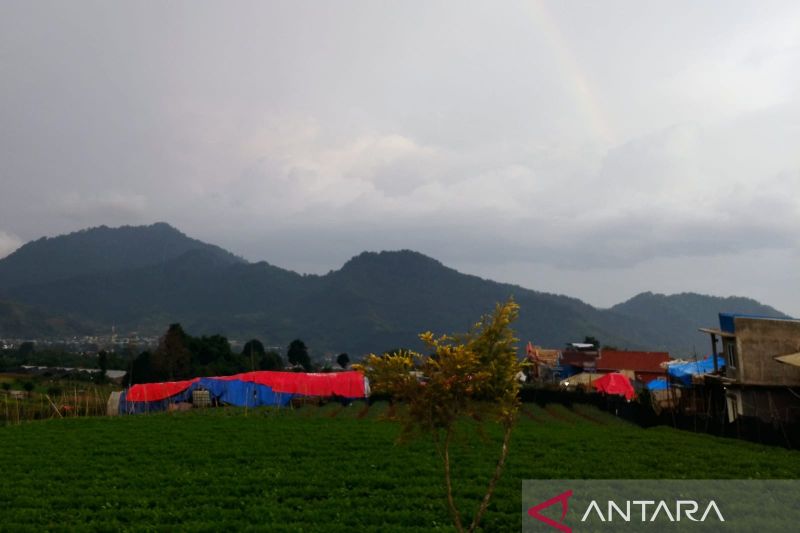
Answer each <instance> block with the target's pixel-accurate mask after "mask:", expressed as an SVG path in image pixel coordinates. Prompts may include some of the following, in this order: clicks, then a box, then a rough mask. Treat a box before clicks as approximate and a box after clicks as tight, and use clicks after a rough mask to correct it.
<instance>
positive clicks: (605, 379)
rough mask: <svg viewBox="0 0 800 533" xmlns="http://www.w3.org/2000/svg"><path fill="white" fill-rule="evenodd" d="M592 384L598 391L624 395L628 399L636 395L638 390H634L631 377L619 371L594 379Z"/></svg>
mask: <svg viewBox="0 0 800 533" xmlns="http://www.w3.org/2000/svg"><path fill="white" fill-rule="evenodd" d="M592 385H593V386H594V388H595V389H596V390H597V392H602V393H605V394H612V395H619V396H624V397H625V399H626V400H632V399H634V398H635V397H636V391H634V390H633V385H631V380H630V378H628V376H626V375H624V374H620V373H619V372H612V373H611V374H606V375H604V376H602V377H600V378H598V379H597V380H595V381H593V382H592Z"/></svg>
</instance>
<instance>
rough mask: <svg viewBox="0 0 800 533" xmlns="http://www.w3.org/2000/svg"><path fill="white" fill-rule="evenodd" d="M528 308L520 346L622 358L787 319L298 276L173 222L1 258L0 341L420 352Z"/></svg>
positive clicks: (409, 280)
mask: <svg viewBox="0 0 800 533" xmlns="http://www.w3.org/2000/svg"><path fill="white" fill-rule="evenodd" d="M510 296H513V297H514V299H515V300H516V301H517V303H519V304H520V317H519V320H518V322H517V323H516V326H515V327H516V330H517V333H518V336H519V338H520V339H521V341H523V342H527V341H528V340H531V341H533V342H535V343H536V344H539V345H542V346H548V347H560V346H562V345H563V344H564V343H566V342H570V341H576V340H582V339H583V338H584V337H586V336H593V337H595V338H597V339H599V340H600V342H602V343H603V344H606V345H613V346H616V347H619V348H630V349H648V350H666V351H669V352H670V353H672V354H673V355H674V356H687V355H691V354H693V353H698V354H700V355H703V354H705V353H706V352H708V351H709V346H708V343H709V341H708V338H707V336H706V335H704V334H700V333H698V332H697V328H698V327H701V326H709V325H714V324H716V322H717V313H718V312H740V313H749V314H758V315H763V316H774V317H786V315H785V314H783V313H781V312H780V311H777V310H776V309H774V308H772V307H769V306H766V305H763V304H761V303H759V302H757V301H755V300H752V299H749V298H742V297H730V298H720V297H713V296H705V295H700V294H693V293H684V294H676V295H669V296H667V295H662V294H653V293H649V292H647V293H642V294H639V295H637V296H635V297H633V298H631V299H630V300H628V301H626V302H623V303H620V304H618V305H615V306H614V307H611V308H609V309H599V308H596V307H593V306H591V305H589V304H586V303H584V302H582V301H581V300H579V299H577V298H572V297H568V296H563V295H557V294H549V293H545V292H539V291H535V290H530V289H526V288H523V287H520V286H517V285H511V284H506V283H498V282H495V281H491V280H486V279H482V278H479V277H477V276H472V275H468V274H463V273H461V272H458V271H456V270H454V269H452V268H449V267H447V266H445V265H443V264H442V263H440V262H439V261H437V260H435V259H433V258H430V257H427V256H425V255H422V254H420V253H417V252H414V251H410V250H401V251H383V252H379V253H375V252H364V253H362V254H360V255H358V256H356V257H353V258H352V259H350V260H349V261H348V262H347V263H345V264H344V265H343V266H342V268H340V269H339V270H335V271H331V272H329V273H328V274H325V275H301V274H298V273H296V272H292V271H290V270H286V269H282V268H279V267H276V266H273V265H270V264H268V263H266V262H263V261H262V262H256V263H251V262H248V261H246V260H244V259H242V258H240V257H237V256H236V255H234V254H232V253H230V252H228V251H226V250H224V249H222V248H220V247H218V246H214V245H211V244H207V243H204V242H201V241H199V240H196V239H192V238H189V237H187V236H186V235H184V234H183V233H181V232H180V231H178V230H177V229H175V228H173V227H172V226H170V225H168V224H165V223H157V224H153V225H150V226H133V227H132V226H123V227H119V228H108V227H105V226H101V227H96V228H91V229H86V230H82V231H79V232H75V233H71V234H68V235H62V236H59V237H54V238H42V239H39V240H36V241H31V242H29V243H27V244H25V245H24V246H22V247H21V248H19V249H18V250H17V251H15V252H14V253H12V254H11V255H9V256H7V257H6V258H4V259H2V260H0V337H6V338H8V337H12V338H13V337H37V336H38V337H45V336H59V335H71V334H86V333H89V332H94V333H98V332H105V331H109V330H110V328H111V326H112V325H114V326H116V329H117V331H118V332H121V333H124V332H126V331H137V332H139V333H140V334H159V333H162V332H163V331H165V329H166V327H167V325H168V324H170V323H172V322H180V323H181V324H182V325H183V326H184V329H186V330H187V331H188V332H190V333H191V334H193V335H201V334H214V333H221V334H223V335H227V336H229V337H231V338H239V339H246V338H250V337H256V338H259V339H260V340H262V341H263V342H264V343H265V344H267V345H280V346H285V345H287V344H288V343H289V341H291V340H292V339H294V338H302V339H303V340H304V341H305V342H306V344H307V345H309V347H310V348H311V349H312V352H313V353H317V354H320V353H324V352H333V353H338V352H341V351H345V352H349V353H351V354H357V355H360V354H363V353H367V352H381V351H384V350H389V349H393V348H398V347H412V348H419V342H418V340H417V335H418V334H419V333H420V332H422V331H426V330H431V331H434V332H436V333H452V332H458V331H464V330H466V329H468V328H469V327H470V325H471V324H473V323H474V322H475V320H476V319H477V318H478V317H479V316H480V315H482V314H485V313H487V312H489V311H491V310H492V309H493V306H494V304H495V303H496V302H499V301H502V300H505V299H507V298H508V297H510Z"/></svg>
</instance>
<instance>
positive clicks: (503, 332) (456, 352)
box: [360, 300, 520, 431]
mask: <svg viewBox="0 0 800 533" xmlns="http://www.w3.org/2000/svg"><path fill="white" fill-rule="evenodd" d="M518 310H519V306H518V305H517V304H516V303H514V301H513V300H509V301H508V302H505V303H503V304H498V305H497V307H496V308H495V311H494V313H493V314H491V315H487V316H485V317H483V318H482V319H481V320H480V321H479V322H478V323H476V324H475V326H474V327H473V328H472V330H471V331H470V332H469V333H466V334H463V335H455V336H449V335H443V336H439V337H437V336H435V335H434V334H433V333H431V332H430V331H428V332H425V333H422V334H421V335H420V339H421V340H422V341H423V342H424V343H425V345H426V346H427V347H428V348H429V351H430V353H429V354H428V355H424V354H419V353H415V352H411V351H402V352H399V353H395V354H388V355H375V354H372V355H370V356H369V357H367V359H366V360H365V362H364V364H363V365H361V367H360V368H361V370H363V371H364V372H365V374H366V375H367V377H369V380H370V386H371V387H372V390H373V391H374V392H376V393H388V394H391V395H392V396H394V397H395V398H396V399H398V400H401V401H404V402H406V403H407V404H408V410H407V411H405V412H406V413H407V414H406V416H405V419H404V422H405V424H406V428H407V429H412V428H414V427H417V428H419V429H422V430H424V431H434V430H437V429H440V428H448V427H451V426H452V425H453V423H454V422H455V421H456V420H457V419H458V418H459V417H460V416H462V415H467V416H473V417H476V418H483V417H486V416H489V417H491V418H493V419H495V420H497V421H499V422H502V423H503V424H504V425H506V424H511V423H512V422H513V420H514V417H515V415H516V412H517V408H518V400H517V393H518V391H519V383H518V382H517V379H516V375H517V373H518V372H519V370H520V365H519V362H518V361H517V351H516V347H515V343H516V341H517V339H516V338H514V334H513V331H512V330H511V323H512V322H513V321H514V320H515V319H516V318H517V314H518Z"/></svg>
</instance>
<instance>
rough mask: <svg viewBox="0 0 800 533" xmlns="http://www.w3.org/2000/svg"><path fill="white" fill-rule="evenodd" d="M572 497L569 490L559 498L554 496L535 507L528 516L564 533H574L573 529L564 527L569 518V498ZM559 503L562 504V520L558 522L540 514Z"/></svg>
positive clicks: (529, 510)
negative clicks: (565, 519) (566, 519)
mask: <svg viewBox="0 0 800 533" xmlns="http://www.w3.org/2000/svg"><path fill="white" fill-rule="evenodd" d="M570 496H572V491H571V490H568V491H566V492H564V493H562V494H559V495H558V496H554V497H552V498H550V499H549V500H547V501H545V502H542V503H540V504H539V505H535V506H533V507H531V508H530V509H528V514H529V515H531V516H532V517H533V518H535V519H536V520H539V521H540V522H544V523H545V524H547V525H548V526H550V527H554V528H556V529H557V530H559V531H563V533H572V528H571V527H568V526H566V525H564V518H566V516H567V511H568V510H569V498H570ZM557 502H561V519H560V520H559V521H558V522H556V521H555V520H553V519H552V518H548V517H546V516H544V515H543V514H541V513H539V511H541V510H542V509H545V508H547V507H550V506H551V505H554V504H556V503H557Z"/></svg>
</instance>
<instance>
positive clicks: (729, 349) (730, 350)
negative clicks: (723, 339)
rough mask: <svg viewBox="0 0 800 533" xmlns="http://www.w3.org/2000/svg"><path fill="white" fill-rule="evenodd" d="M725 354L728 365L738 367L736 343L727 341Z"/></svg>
mask: <svg viewBox="0 0 800 533" xmlns="http://www.w3.org/2000/svg"><path fill="white" fill-rule="evenodd" d="M725 356H726V359H727V360H728V367H729V368H736V343H734V342H728V343H725Z"/></svg>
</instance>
